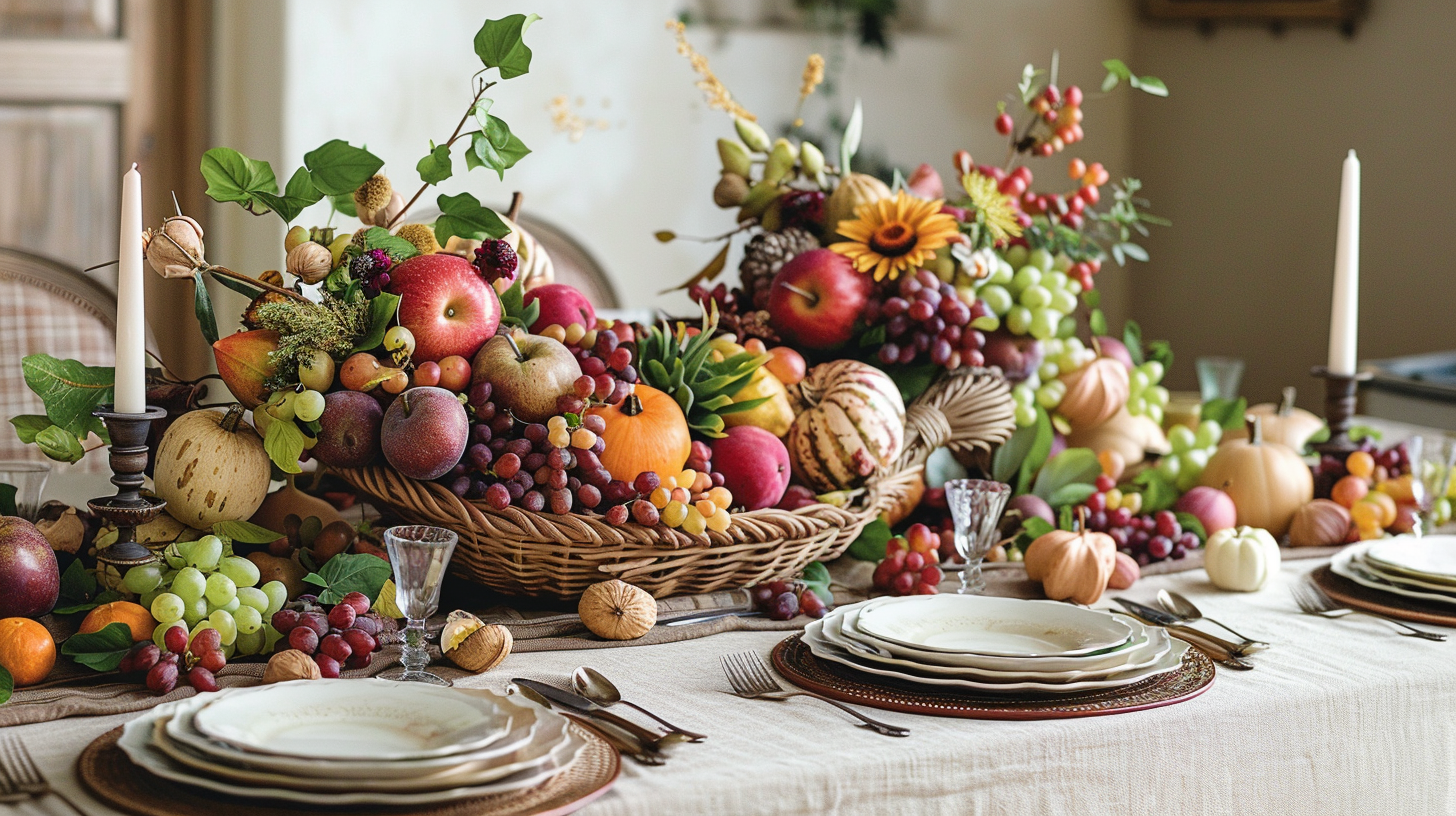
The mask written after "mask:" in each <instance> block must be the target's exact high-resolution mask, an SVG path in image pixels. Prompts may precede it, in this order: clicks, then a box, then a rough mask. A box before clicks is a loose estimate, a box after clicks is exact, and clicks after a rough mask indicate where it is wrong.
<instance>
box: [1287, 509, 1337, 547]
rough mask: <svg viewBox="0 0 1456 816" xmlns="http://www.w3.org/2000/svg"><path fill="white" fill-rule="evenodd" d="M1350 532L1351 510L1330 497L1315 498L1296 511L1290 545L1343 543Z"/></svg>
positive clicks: (1290, 531) (1292, 523)
mask: <svg viewBox="0 0 1456 816" xmlns="http://www.w3.org/2000/svg"><path fill="white" fill-rule="evenodd" d="M1349 532H1350V511H1349V510H1346V509H1345V508H1344V507H1343V506H1341V505H1339V504H1337V503H1335V502H1332V501H1330V500H1329V499H1315V500H1314V501H1312V502H1310V503H1309V504H1306V505H1305V506H1303V507H1301V508H1299V510H1297V511H1296V512H1295V514H1294V519H1293V521H1291V522H1290V524H1289V546H1291V547H1327V546H1329V545H1331V544H1343V543H1344V542H1345V537H1346V536H1347V535H1349Z"/></svg>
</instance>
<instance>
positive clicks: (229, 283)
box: [212, 275, 268, 300]
mask: <svg viewBox="0 0 1456 816" xmlns="http://www.w3.org/2000/svg"><path fill="white" fill-rule="evenodd" d="M212 279H213V280H215V281H217V282H218V283H220V284H222V285H223V286H225V287H227V288H228V289H231V290H233V291H234V292H237V293H238V294H240V295H242V296H243V297H245V298H248V299H249V300H252V299H253V298H255V297H257V296H258V295H261V294H262V293H264V292H266V291H268V290H266V289H264V288H263V287H261V286H253V285H251V284H249V283H248V282H246V281H240V280H238V279H237V278H230V277H228V276H227V275H213V276H212Z"/></svg>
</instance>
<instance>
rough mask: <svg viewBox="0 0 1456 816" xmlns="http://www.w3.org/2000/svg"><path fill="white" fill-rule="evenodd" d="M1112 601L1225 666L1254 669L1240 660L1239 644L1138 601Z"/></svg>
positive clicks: (1252, 665)
mask: <svg viewBox="0 0 1456 816" xmlns="http://www.w3.org/2000/svg"><path fill="white" fill-rule="evenodd" d="M1112 600H1113V601H1115V602H1116V603H1118V604H1121V605H1122V607H1123V608H1124V609H1126V610H1127V611H1128V612H1129V613H1131V614H1132V615H1133V617H1136V618H1139V619H1141V620H1143V621H1145V622H1147V623H1151V624H1153V625H1155V626H1161V627H1163V628H1164V629H1168V630H1170V631H1173V632H1177V633H1179V634H1180V635H1182V636H1183V639H1184V640H1187V641H1188V642H1189V643H1191V644H1193V645H1194V646H1195V647H1197V648H1198V649H1199V650H1200V651H1202V652H1203V653H1204V654H1207V655H1208V656H1209V657H1210V658H1212V659H1214V660H1215V661H1217V662H1218V663H1220V664H1222V665H1224V666H1227V667H1229V668H1231V669H1239V670H1248V669H1252V668H1254V664H1252V663H1249V662H1248V661H1245V660H1242V659H1240V657H1241V655H1240V653H1239V652H1240V649H1239V644H1237V643H1231V642H1229V641H1227V640H1224V639H1223V638H1220V637H1215V636H1214V635H1210V634H1208V633H1207V632H1204V631H1202V630H1199V629H1194V628H1193V627H1191V626H1185V625H1184V624H1183V623H1182V622H1181V621H1180V620H1178V619H1177V618H1175V617H1173V616H1172V615H1169V614H1168V613H1167V612H1164V611H1163V610H1161V609H1154V608H1153V607H1151V606H1145V605H1143V604H1140V603H1138V602H1137V601H1131V600H1128V599H1127V598H1122V597H1117V598H1113V599H1112Z"/></svg>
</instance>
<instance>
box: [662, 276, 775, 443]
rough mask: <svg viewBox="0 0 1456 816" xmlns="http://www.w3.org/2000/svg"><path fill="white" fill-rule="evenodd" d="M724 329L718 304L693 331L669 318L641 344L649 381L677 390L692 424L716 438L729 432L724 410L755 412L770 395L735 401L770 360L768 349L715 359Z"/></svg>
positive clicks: (671, 391)
mask: <svg viewBox="0 0 1456 816" xmlns="http://www.w3.org/2000/svg"><path fill="white" fill-rule="evenodd" d="M717 328H718V305H717V304H716V303H710V304H709V307H708V309H706V310H705V311H704V312H703V323H702V326H701V330H700V331H699V332H698V333H696V334H691V333H689V331H688V327H687V325H686V324H685V323H678V324H677V328H676V329H675V330H674V329H673V328H672V327H671V326H669V324H668V323H667V321H663V322H662V323H661V324H659V325H657V326H654V327H653V328H652V329H651V330H650V331H649V332H647V334H646V335H645V336H643V337H642V339H641V340H640V341H639V342H638V345H637V354H638V358H639V365H638V369H637V370H638V372H639V376H641V377H642V380H643V382H645V383H647V384H648V385H650V386H652V387H653V388H656V389H658V390H660V391H664V392H666V393H668V394H671V395H672V397H673V398H674V399H676V400H677V404H678V405H679V406H681V407H682V410H683V415H684V416H686V417H687V419H688V427H690V428H692V429H693V431H695V432H697V433H699V434H702V435H703V436H706V437H710V438H714V439H716V438H718V437H721V436H723V435H724V434H723V415H724V414H731V413H736V412H738V411H751V410H753V409H754V408H757V407H758V406H759V405H760V404H762V403H763V402H764V401H765V400H764V398H759V399H751V400H744V401H743V402H734V401H733V395H734V394H737V393H738V391H739V390H740V389H741V388H743V386H744V385H746V384H747V383H748V381H749V380H750V379H752V377H753V372H755V371H757V370H758V367H759V366H761V365H763V364H764V363H765V362H767V361H768V359H769V355H767V354H750V353H748V352H744V353H742V354H735V355H733V356H732V357H728V358H725V359H721V360H714V359H712V353H713V348H712V339H713V335H714V333H716V331H717Z"/></svg>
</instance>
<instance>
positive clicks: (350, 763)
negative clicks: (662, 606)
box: [157, 688, 541, 779]
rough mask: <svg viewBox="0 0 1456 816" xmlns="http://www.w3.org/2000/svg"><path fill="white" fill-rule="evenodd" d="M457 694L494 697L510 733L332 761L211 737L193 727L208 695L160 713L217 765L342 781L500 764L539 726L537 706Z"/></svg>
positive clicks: (173, 732)
mask: <svg viewBox="0 0 1456 816" xmlns="http://www.w3.org/2000/svg"><path fill="white" fill-rule="evenodd" d="M248 690H249V689H246V688H243V689H223V690H222V691H220V692H217V694H218V695H226V694H233V693H245V692H247V691H248ZM457 691H460V692H462V693H465V694H473V695H480V696H483V697H487V698H493V699H494V701H495V703H496V704H497V705H498V706H500V707H501V709H502V710H503V711H504V712H505V713H506V716H507V718H508V725H507V727H508V730H507V732H506V733H505V734H504V735H502V736H501V738H500V739H498V740H495V741H493V742H491V743H489V744H488V745H486V746H484V747H481V748H477V749H475V750H473V751H465V752H462V753H459V754H449V755H446V756H440V757H427V758H424V759H397V760H331V759H309V758H306V757H289V756H274V755H272V754H260V753H254V752H249V751H244V750H241V749H239V748H235V747H233V746H231V745H229V744H227V743H225V742H218V741H215V740H212V739H209V738H208V737H207V736H206V735H205V734H202V733H201V732H199V731H198V730H197V729H196V728H195V727H194V726H193V723H192V719H193V717H194V715H196V713H197V711H198V710H199V709H201V708H202V707H203V706H204V705H207V704H209V703H210V702H211V700H209V699H207V698H208V696H209V695H197V696H196V697H189V698H187V699H185V700H178V701H177V702H175V703H165V704H164V705H162V706H158V708H157V710H158V711H159V713H161V714H164V715H169V716H170V719H169V720H168V721H167V726H166V728H167V736H168V737H170V738H171V739H172V740H173V741H174V742H177V743H180V744H182V745H184V746H186V747H187V748H190V749H192V750H193V751H194V752H196V753H199V754H203V755H206V756H211V757H215V758H216V759H217V761H219V762H223V763H226V764H228V765H231V766H233V767H244V768H251V769H253V770H258V771H272V772H275V773H289V774H297V775H306V776H319V777H335V778H339V779H400V778H406V777H414V776H419V775H422V774H428V773H434V772H437V771H441V770H448V769H450V768H453V767H455V766H457V765H460V764H463V763H473V762H486V761H491V760H498V759H499V758H501V757H504V756H506V755H508V754H511V753H512V752H514V751H516V750H518V749H520V748H522V747H523V746H525V745H526V744H528V743H529V742H531V740H532V739H533V738H534V737H535V735H536V732H537V730H539V728H540V724H541V723H540V720H539V719H538V718H537V717H536V712H537V710H538V709H537V708H536V707H535V706H528V705H522V704H520V703H519V702H517V701H516V700H514V699H512V698H510V697H502V696H500V695H497V694H494V693H493V692H490V691H486V690H484V689H457Z"/></svg>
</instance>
